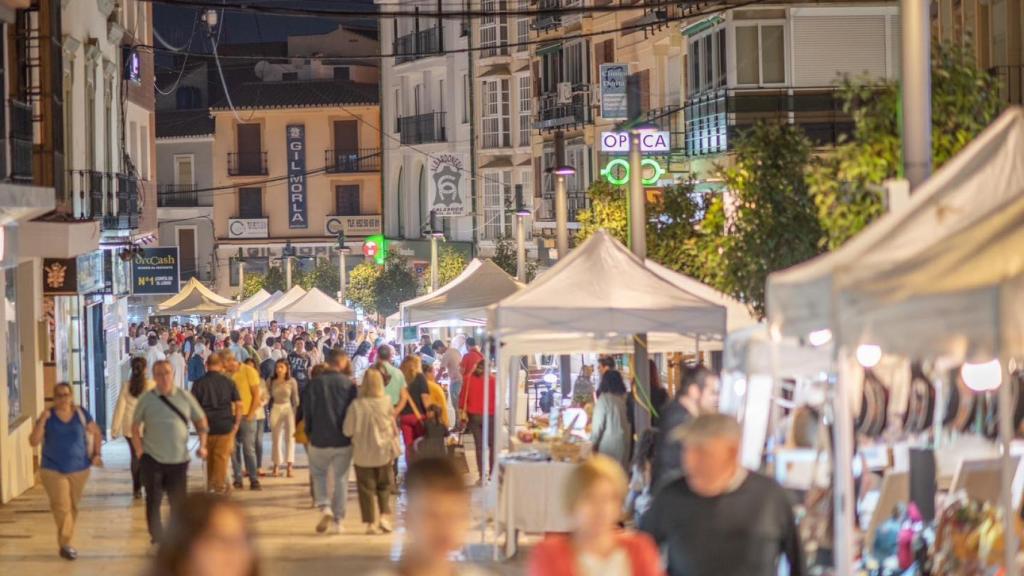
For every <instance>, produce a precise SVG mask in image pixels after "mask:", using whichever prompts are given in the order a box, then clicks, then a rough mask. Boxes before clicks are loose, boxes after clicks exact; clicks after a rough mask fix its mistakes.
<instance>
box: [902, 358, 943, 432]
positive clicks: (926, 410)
mask: <svg viewBox="0 0 1024 576" xmlns="http://www.w3.org/2000/svg"><path fill="white" fill-rule="evenodd" d="M934 415H935V386H934V385H932V382H931V380H929V379H928V377H927V376H925V374H924V371H923V370H922V368H921V365H920V364H918V363H914V364H913V365H912V366H911V367H910V390H909V391H908V397H907V411H906V412H905V413H904V414H903V429H904V430H905V431H906V432H908V433H911V434H919V433H921V432H927V431H928V429H930V428H931V426H932V422H933V421H934Z"/></svg>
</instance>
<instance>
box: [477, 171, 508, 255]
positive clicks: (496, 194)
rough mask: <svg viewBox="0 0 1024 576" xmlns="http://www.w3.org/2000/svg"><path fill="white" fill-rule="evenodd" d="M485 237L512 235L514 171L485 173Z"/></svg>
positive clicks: (492, 238) (491, 238)
mask: <svg viewBox="0 0 1024 576" xmlns="http://www.w3.org/2000/svg"><path fill="white" fill-rule="evenodd" d="M483 178H484V238H485V239H487V240H497V239H499V238H502V237H504V236H511V235H512V217H511V215H510V213H509V207H510V206H512V202H513V199H512V196H513V194H514V189H513V187H512V171H511V170H505V171H503V172H489V173H485V175H484V177H483Z"/></svg>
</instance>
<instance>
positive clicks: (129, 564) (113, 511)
mask: <svg viewBox="0 0 1024 576" xmlns="http://www.w3.org/2000/svg"><path fill="white" fill-rule="evenodd" d="M268 448H269V444H268ZM268 452H269V450H268ZM298 452H300V453H301V452H302V450H301V448H300V449H299V450H298ZM104 458H105V461H106V466H107V467H106V468H105V469H102V470H94V471H93V476H92V478H91V479H90V481H89V486H88V488H87V490H86V496H85V498H84V500H83V510H82V513H81V516H80V523H79V528H78V531H77V536H76V542H75V545H76V546H77V548H78V551H79V554H80V557H79V559H78V561H76V562H67V561H65V560H62V559H60V558H58V557H57V544H56V540H55V534H54V525H53V520H52V517H51V516H50V512H49V509H48V507H47V502H46V495H45V494H44V492H43V490H42V488H41V487H39V486H37V487H36V488H35V489H33V490H32V491H31V492H29V493H28V494H26V495H24V496H22V497H20V498H17V499H16V500H15V501H14V502H11V503H10V504H8V505H6V506H2V507H0V574H5V575H6V574H11V575H15V574H16V575H17V576H72V575H92V574H104V575H105V576H126V575H140V574H142V573H143V572H144V570H145V567H146V564H147V562H148V559H149V545H148V542H149V538H148V535H147V533H146V526H145V510H144V506H143V505H142V502H141V501H140V502H135V501H134V500H132V498H131V479H130V477H129V475H128V450H127V447H126V445H125V444H124V442H123V441H121V440H118V441H115V442H113V443H110V444H108V445H106V446H105V447H104ZM297 458H298V459H299V460H300V461H299V464H300V468H299V469H298V470H297V471H296V475H295V478H293V479H290V480H289V479H284V478H278V479H275V478H268V479H265V481H264V487H265V488H264V490H263V491H262V492H250V491H248V490H245V491H238V492H236V497H237V498H239V499H240V500H241V501H242V502H244V504H245V507H246V509H247V511H248V512H249V514H250V518H251V520H252V521H253V522H254V524H255V528H256V532H257V542H258V550H259V553H260V556H261V559H262V561H263V566H264V568H265V570H264V573H265V574H269V575H271V576H273V575H278V574H280V575H285V574H302V576H316V575H319V574H337V573H339V569H343V570H344V573H345V574H365V573H367V572H370V571H372V570H373V569H375V568H379V567H382V566H385V565H386V564H387V563H388V562H389V561H390V559H391V558H393V557H397V555H398V554H400V553H401V542H402V537H401V534H400V532H401V530H400V526H399V529H398V530H396V534H395V535H392V536H367V535H365V534H362V530H361V526H360V524H359V506H358V503H357V502H356V499H355V497H354V496H355V492H354V483H350V484H349V487H350V498H349V509H348V518H347V519H346V522H345V527H346V529H347V530H348V532H347V533H346V534H343V535H331V536H321V535H317V534H314V532H313V527H314V525H315V523H316V521H317V516H316V514H315V513H314V512H313V510H312V508H311V503H310V500H309V493H308V485H307V478H308V475H307V470H306V468H305V461H304V458H303V457H302V456H299V455H298V454H297ZM201 474H202V471H201V468H199V467H198V466H193V467H192V474H191V477H190V482H189V486H190V488H197V487H199V486H201V485H202V479H201ZM399 524H400V519H399ZM522 564H523V562H522V560H519V561H517V562H512V563H509V564H503V565H499V566H494V567H492V569H493V571H494V573H495V574H503V575H512V574H519V573H521V572H522Z"/></svg>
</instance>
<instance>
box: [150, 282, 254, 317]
mask: <svg viewBox="0 0 1024 576" xmlns="http://www.w3.org/2000/svg"><path fill="white" fill-rule="evenodd" d="M234 303H235V302H234V301H233V300H231V299H229V298H225V297H223V296H219V295H217V293H216V292H214V291H213V290H210V289H209V288H207V287H206V286H203V284H202V283H201V282H200V281H199V280H196V279H195V278H190V279H189V281H188V283H186V284H185V286H184V287H183V288H182V289H181V290H180V291H179V292H178V293H177V294H175V295H174V296H171V297H170V298H168V299H167V300H164V301H163V302H161V303H160V304H159V306H157V309H158V310H159V311H160V314H166V315H172V316H173V315H176V314H181V315H185V314H209V315H217V314H224V313H225V312H226V311H227V309H228V308H229V307H231V306H232V305H233V304H234Z"/></svg>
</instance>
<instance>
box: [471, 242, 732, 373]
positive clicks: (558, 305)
mask: <svg viewBox="0 0 1024 576" xmlns="http://www.w3.org/2000/svg"><path fill="white" fill-rule="evenodd" d="M490 323H491V325H492V327H493V328H494V330H495V331H496V332H497V334H498V336H499V337H500V338H501V339H502V342H504V343H506V344H509V345H510V346H514V347H515V348H517V349H518V350H520V352H521V353H529V352H530V351H548V352H550V353H562V352H575V351H580V350H595V349H596V350H607V348H606V347H607V346H612V345H613V344H614V345H618V346H621V345H622V344H623V343H629V342H630V338H631V335H633V334H637V333H654V334H653V336H649V338H653V339H656V338H657V337H658V334H659V333H664V334H670V335H672V334H675V335H678V334H683V335H694V336H695V335H702V336H703V335H706V336H708V337H712V338H717V339H721V338H722V337H724V335H725V331H726V310H725V308H724V307H723V306H721V305H718V304H714V303H711V302H709V301H707V300H704V299H702V298H699V297H697V296H695V295H693V294H690V293H688V292H686V291H684V290H681V289H679V288H678V287H677V286H676V285H675V284H673V283H672V282H670V281H668V280H666V279H665V278H664V277H662V276H661V275H659V274H658V273H656V272H654V271H653V270H651V269H650V268H648V267H647V266H646V265H645V263H644V262H643V261H641V260H640V259H639V258H637V257H636V256H634V255H633V254H632V253H630V252H629V251H628V250H627V249H626V247H625V246H623V245H622V244H621V243H619V242H618V241H617V240H615V239H614V238H612V236H611V235H609V234H608V233H607V232H605V231H603V230H601V231H598V232H597V233H596V234H595V235H594V236H593V237H591V238H590V239H589V240H587V241H586V242H585V243H583V245H582V246H579V247H577V248H576V249H575V250H573V251H572V252H570V253H569V255H568V256H566V257H565V258H564V259H563V260H561V261H559V262H558V263H557V264H555V266H553V267H552V268H551V269H549V270H548V271H547V272H545V273H544V274H543V275H541V276H540V277H539V278H537V279H536V280H535V281H534V282H533V283H532V284H530V285H529V286H528V287H526V288H525V289H523V290H521V291H519V292H517V293H515V294H513V295H511V296H509V297H508V298H505V299H504V300H502V301H501V302H499V303H498V304H497V305H496V306H494V307H493V308H492V309H491V314H490ZM616 343H618V344H616Z"/></svg>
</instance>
